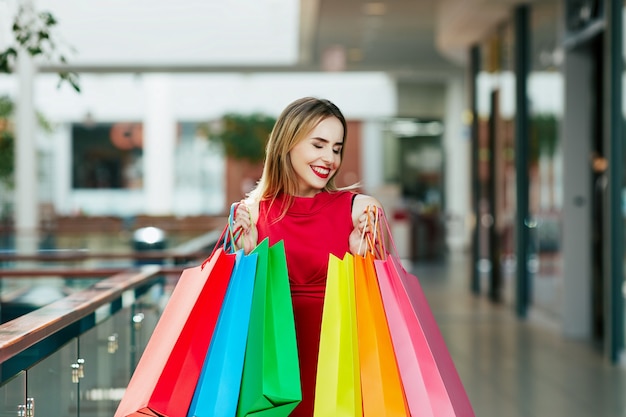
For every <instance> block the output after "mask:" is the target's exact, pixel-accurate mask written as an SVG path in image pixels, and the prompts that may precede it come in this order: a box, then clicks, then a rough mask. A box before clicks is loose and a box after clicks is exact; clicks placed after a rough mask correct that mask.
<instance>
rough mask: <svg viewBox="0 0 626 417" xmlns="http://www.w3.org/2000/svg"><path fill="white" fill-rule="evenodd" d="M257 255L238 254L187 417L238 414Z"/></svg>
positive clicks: (224, 416) (218, 416)
mask: <svg viewBox="0 0 626 417" xmlns="http://www.w3.org/2000/svg"><path fill="white" fill-rule="evenodd" d="M257 257H258V256H257V254H255V253H251V254H249V255H244V253H243V250H239V251H237V253H236V260H235V268H234V270H233V274H232V276H231V281H230V283H229V285H228V290H227V293H226V297H225V298H224V303H223V305H222V310H221V311H220V316H219V319H218V322H217V326H216V328H215V332H214V333H213V338H212V339H211V344H210V345H209V350H208V352H207V356H206V358H205V360H204V364H203V366H202V372H201V374H200V378H199V379H198V383H197V385H196V390H195V392H194V396H193V399H192V401H191V405H190V407H189V411H188V413H187V416H188V417H208V416H212V417H226V416H228V417H232V416H234V415H235V412H236V410H237V402H238V399H239V390H240V387H241V377H242V372H243V362H244V356H245V350H246V339H247V336H248V328H249V325H250V309H251V306H252V293H253V289H254V279H255V275H256V264H257Z"/></svg>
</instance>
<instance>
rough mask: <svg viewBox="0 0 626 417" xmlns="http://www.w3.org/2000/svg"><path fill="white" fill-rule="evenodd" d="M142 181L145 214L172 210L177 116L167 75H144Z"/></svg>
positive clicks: (168, 212)
mask: <svg viewBox="0 0 626 417" xmlns="http://www.w3.org/2000/svg"><path fill="white" fill-rule="evenodd" d="M143 77H144V78H143V79H144V88H145V99H146V102H145V114H144V120H143V159H144V160H143V166H144V172H143V176H144V177H143V181H144V197H145V214H148V215H155V216H158V215H169V214H172V207H173V196H174V150H175V144H176V134H177V128H176V120H175V117H174V114H173V110H172V97H171V95H172V92H171V83H170V81H171V80H170V78H169V77H168V76H167V75H165V74H148V75H144V76H143Z"/></svg>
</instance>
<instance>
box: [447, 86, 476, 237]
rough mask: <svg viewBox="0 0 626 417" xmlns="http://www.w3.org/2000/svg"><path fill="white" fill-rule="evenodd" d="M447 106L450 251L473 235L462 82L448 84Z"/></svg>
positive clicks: (448, 235) (467, 143) (467, 139)
mask: <svg viewBox="0 0 626 417" xmlns="http://www.w3.org/2000/svg"><path fill="white" fill-rule="evenodd" d="M445 102H446V110H445V120H444V126H445V131H444V134H443V148H444V152H445V158H446V165H445V167H446V173H445V182H446V183H445V187H444V189H445V194H446V196H445V201H446V213H445V214H446V217H447V224H446V227H447V233H446V243H447V245H448V247H449V248H450V249H464V248H465V247H467V245H468V242H469V234H468V233H469V232H468V228H467V227H465V226H466V222H467V215H468V212H469V208H468V206H469V202H470V195H469V192H470V190H471V175H470V160H469V155H470V138H469V135H468V131H467V130H466V126H464V124H463V112H464V110H465V109H464V103H466V100H465V96H464V92H463V81H462V79H460V78H458V79H456V78H455V79H451V80H449V81H448V84H447V87H446V101H445Z"/></svg>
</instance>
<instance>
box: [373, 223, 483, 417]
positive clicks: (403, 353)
mask: <svg viewBox="0 0 626 417" xmlns="http://www.w3.org/2000/svg"><path fill="white" fill-rule="evenodd" d="M382 217H383V220H384V215H383V216H382ZM384 221H385V223H386V220H384ZM387 230H388V229H387ZM389 239H390V242H391V245H392V247H394V248H395V244H394V243H393V239H392V237H391V234H390V233H389ZM395 253H397V251H396V252H395ZM375 267H376V273H377V277H378V281H379V285H380V290H381V295H382V297H383V305H384V308H385V313H386V315H387V322H388V324H389V330H390V333H391V338H392V342H393V347H394V351H395V354H396V359H397V361H398V366H399V369H400V375H401V377H402V383H403V386H404V391H405V395H406V398H407V401H408V404H409V409H410V411H411V415H413V416H421V417H474V416H475V414H474V411H473V409H472V405H471V403H470V401H469V398H468V396H467V393H466V392H465V388H464V387H463V383H462V381H461V378H460V377H459V374H458V373H457V370H456V367H455V365H454V362H453V361H452V357H451V356H450V352H449V351H448V348H447V346H446V343H445V340H444V338H443V335H442V334H441V331H440V330H439V327H438V325H437V323H436V321H435V318H434V316H433V313H432V310H431V309H430V306H429V304H428V301H427V299H426V296H425V295H424V292H423V290H422V287H421V286H420V283H419V281H418V279H417V277H416V276H415V275H412V274H410V273H408V272H407V271H406V270H405V269H404V267H403V266H402V264H401V263H400V260H399V258H398V257H397V256H395V255H392V254H390V253H387V257H386V259H384V260H376V261H375Z"/></svg>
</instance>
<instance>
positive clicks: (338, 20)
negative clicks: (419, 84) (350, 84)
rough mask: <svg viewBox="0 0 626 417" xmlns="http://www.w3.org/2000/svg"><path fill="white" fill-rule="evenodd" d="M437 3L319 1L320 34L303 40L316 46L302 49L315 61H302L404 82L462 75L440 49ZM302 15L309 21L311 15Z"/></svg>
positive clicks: (419, 0) (415, 0)
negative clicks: (379, 74)
mask: <svg viewBox="0 0 626 417" xmlns="http://www.w3.org/2000/svg"><path fill="white" fill-rule="evenodd" d="M439 1H441V0H439ZM435 2H436V0H389V1H386V2H368V1H363V0H341V1H337V0H319V2H316V3H318V10H319V15H318V16H317V22H316V23H317V24H316V25H315V30H314V34H313V36H306V35H304V36H301V39H303V40H306V41H308V42H310V44H311V45H312V46H311V47H310V49H308V48H307V47H303V48H301V50H303V51H307V52H308V53H309V56H304V57H301V59H302V60H303V61H304V62H305V63H307V61H306V60H307V59H308V60H309V62H308V63H309V64H311V65H313V66H318V67H319V68H320V69H322V70H328V69H330V70H343V69H345V70H349V71H379V70H383V71H386V72H390V73H393V74H394V75H396V76H397V77H400V78H402V77H419V76H423V77H429V76H433V75H440V74H442V73H443V74H447V73H450V72H456V71H458V70H459V68H460V67H459V65H458V64H457V63H453V62H452V61H451V60H450V59H447V58H446V57H444V56H443V55H442V54H441V53H440V52H439V51H438V49H437V46H436V39H435V34H436V33H435V24H436V18H435V16H436V9H435ZM306 3H307V2H306V0H303V1H302V4H306ZM302 12H303V16H302V18H301V21H306V20H307V16H306V15H305V13H308V11H307V10H306V9H305V8H304V7H303V10H302ZM312 15H313V14H312V13H311V14H310V15H309V17H308V18H311V16H312ZM307 26H308V25H307V24H303V25H302V27H303V28H306V27H307ZM333 57H334V60H333Z"/></svg>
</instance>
